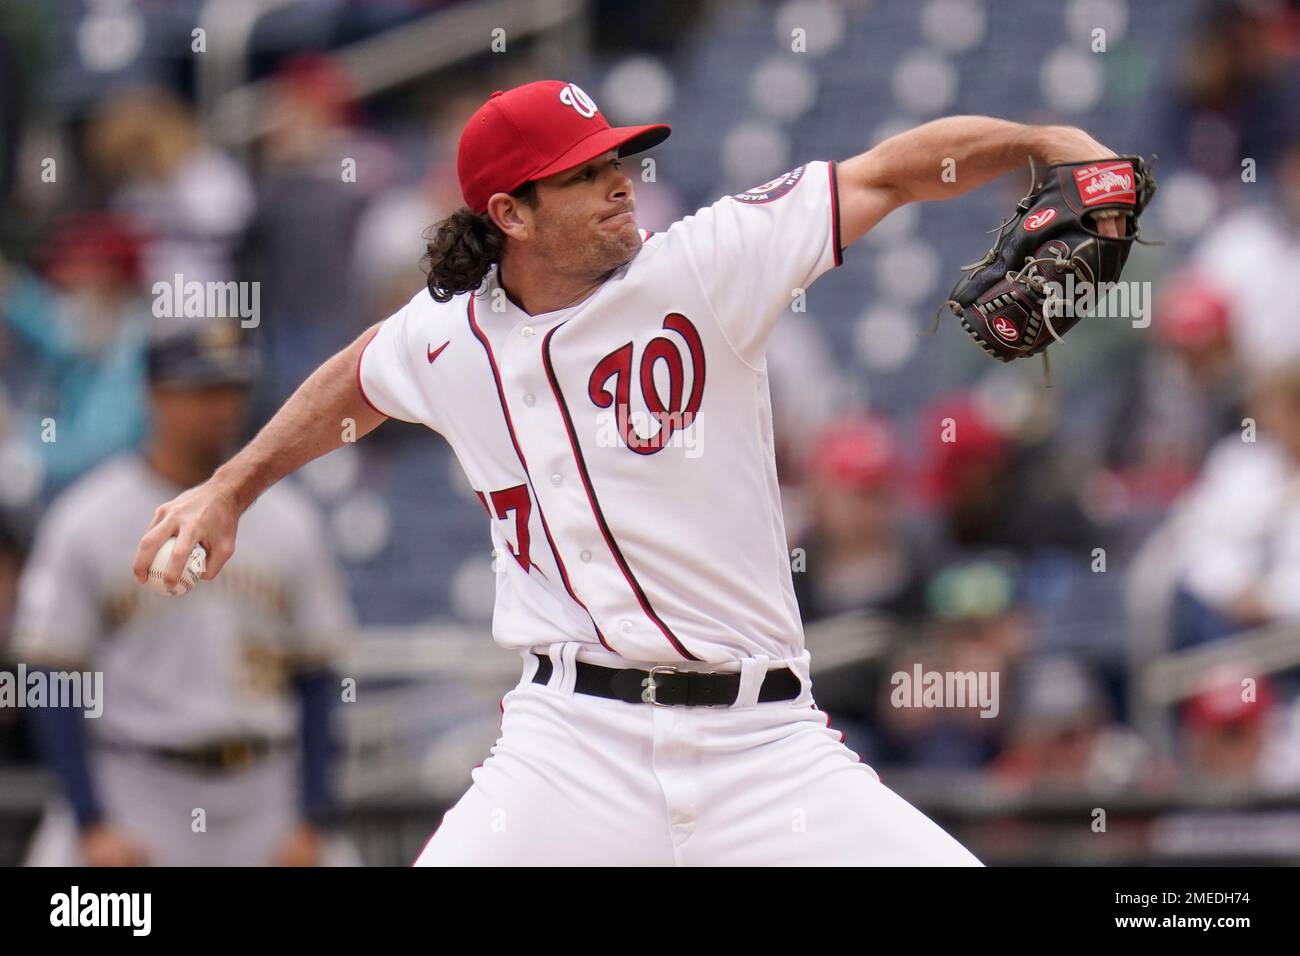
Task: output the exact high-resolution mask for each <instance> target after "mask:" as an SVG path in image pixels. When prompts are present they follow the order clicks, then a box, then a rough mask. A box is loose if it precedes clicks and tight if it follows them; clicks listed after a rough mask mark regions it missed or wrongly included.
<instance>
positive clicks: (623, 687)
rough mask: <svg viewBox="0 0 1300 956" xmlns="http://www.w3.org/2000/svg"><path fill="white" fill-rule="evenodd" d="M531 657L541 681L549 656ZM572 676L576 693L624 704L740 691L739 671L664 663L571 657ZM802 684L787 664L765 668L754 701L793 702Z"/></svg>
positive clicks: (674, 702)
mask: <svg viewBox="0 0 1300 956" xmlns="http://www.w3.org/2000/svg"><path fill="white" fill-rule="evenodd" d="M533 656H534V657H536V658H537V661H538V663H537V673H536V674H534V675H533V683H534V684H545V683H547V682H548V681H549V680H550V679H551V672H552V670H553V669H554V667H553V665H552V664H551V659H550V658H549V657H545V656H543V655H541V654H534V655H533ZM574 663H575V664H576V665H577V676H576V678H575V680H574V684H573V689H574V691H575V692H576V693H579V694H590V695H591V696H592V697H604V698H606V699H608V700H622V701H626V702H627V703H629V704H658V705H659V706H661V707H671V706H684V707H729V706H731V705H732V704H734V703H735V702H736V697H737V695H738V694H739V693H740V674H710V673H704V672H701V671H682V670H678V669H677V668H676V667H672V666H670V665H664V666H662V667H653V668H651V669H650V670H648V671H643V670H638V669H636V668H634V667H602V666H600V665H599V664H588V663H586V662H585V661H575V662H574ZM801 690H802V684H800V682H799V678H798V676H797V675H796V674H795V673H794V671H792V670H790V668H788V667H782V668H780V669H779V670H770V671H768V672H767V675H766V676H765V677H764V678H763V685H762V686H761V687H760V688H759V690H758V700H759V703H768V702H770V701H776V700H794V699H795V698H797V697H798V696H799V694H800V691H801Z"/></svg>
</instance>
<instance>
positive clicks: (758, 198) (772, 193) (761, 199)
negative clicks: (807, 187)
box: [731, 166, 804, 205]
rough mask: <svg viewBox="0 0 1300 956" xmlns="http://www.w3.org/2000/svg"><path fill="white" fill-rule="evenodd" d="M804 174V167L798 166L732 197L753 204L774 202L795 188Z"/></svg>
mask: <svg viewBox="0 0 1300 956" xmlns="http://www.w3.org/2000/svg"><path fill="white" fill-rule="evenodd" d="M803 174H804V167H803V166H796V167H795V168H794V169H792V170H790V171H789V172H788V173H782V174H781V175H780V176H777V177H776V178H775V179H769V180H768V181H767V182H765V183H762V184H761V185H758V186H755V187H754V188H753V189H750V190H747V191H745V192H743V193H736V194H735V195H734V196H732V197H731V198H732V199H735V200H737V201H739V202H743V203H750V204H751V205H757V204H759V203H765V202H772V200H774V199H780V198H781V197H782V196H784V195H785V194H786V193H788V192H789V191H790V190H792V189H794V187H795V186H797V185H799V180H800V179H802V178H803Z"/></svg>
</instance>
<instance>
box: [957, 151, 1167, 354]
mask: <svg viewBox="0 0 1300 956" xmlns="http://www.w3.org/2000/svg"><path fill="white" fill-rule="evenodd" d="M1030 172H1031V175H1032V179H1033V181H1032V184H1031V186H1030V190H1029V193H1028V195H1026V196H1025V197H1024V198H1023V199H1021V200H1020V202H1018V203H1017V204H1016V209H1015V213H1014V214H1013V215H1012V216H1011V218H1009V219H1007V220H1005V221H1004V222H1003V223H1002V224H1001V225H1000V226H999V227H998V228H997V229H996V230H990V231H996V232H997V239H996V240H994V243H993V248H991V249H990V250H989V251H988V252H986V253H985V254H984V258H983V259H981V260H979V262H973V263H971V264H970V265H968V266H962V271H963V272H965V273H966V277H965V278H964V279H962V280H961V281H960V282H958V283H957V285H956V286H955V287H954V288H953V290H952V293H951V294H950V295H949V297H948V303H947V305H948V308H950V309H951V310H952V311H953V313H954V314H955V315H956V316H957V317H958V318H959V319H961V324H962V327H963V328H965V329H966V331H967V332H968V333H970V337H971V338H973V339H974V340H975V341H976V342H978V343H979V345H980V347H981V348H983V349H984V351H985V352H988V353H989V355H992V356H993V357H994V358H996V359H998V360H1000V361H1003V362H1010V361H1011V360H1012V359H1018V358H1023V357H1025V356H1026V355H1036V354H1038V353H1039V352H1042V351H1043V350H1044V349H1045V348H1047V346H1048V345H1049V344H1050V343H1051V342H1053V341H1054V340H1059V339H1060V338H1061V336H1063V335H1065V333H1066V332H1068V331H1069V330H1070V329H1071V328H1073V327H1074V325H1075V324H1076V323H1077V322H1078V321H1079V319H1080V318H1081V316H1080V315H1079V312H1080V308H1078V306H1080V305H1081V299H1083V300H1084V301H1083V302H1082V305H1083V309H1084V310H1086V309H1087V301H1092V302H1096V301H1097V299H1096V296H1098V295H1101V294H1104V293H1105V291H1106V286H1104V285H1102V283H1109V282H1116V281H1118V279H1119V277H1120V273H1121V272H1122V271H1123V269H1124V263H1125V261H1126V260H1127V259H1128V253H1129V248H1130V247H1131V246H1132V245H1133V243H1134V241H1136V240H1137V239H1138V216H1140V215H1141V214H1142V210H1143V209H1145V208H1146V205H1147V203H1148V202H1149V201H1150V200H1151V197H1152V195H1154V193H1155V191H1156V183H1155V178H1154V177H1153V176H1152V175H1151V172H1150V170H1148V169H1147V166H1146V163H1145V162H1144V161H1143V159H1142V158H1141V157H1140V156H1120V157H1117V158H1115V159H1100V160H1096V161H1093V162H1087V163H1062V164H1060V165H1058V166H1049V167H1047V168H1046V169H1039V170H1035V169H1034V167H1033V163H1032V162H1031V163H1030ZM1107 218H1118V219H1119V220H1121V226H1120V229H1119V236H1120V237H1122V238H1115V237H1112V236H1107V235H1103V234H1102V233H1101V232H1100V231H1098V222H1099V221H1100V220H1102V219H1107ZM1085 284H1087V285H1090V286H1091V287H1092V288H1091V290H1090V291H1088V292H1086V293H1085V289H1086V285H1085ZM1085 295H1086V296H1087V298H1086V299H1084V297H1085Z"/></svg>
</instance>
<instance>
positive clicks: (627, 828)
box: [414, 643, 980, 866]
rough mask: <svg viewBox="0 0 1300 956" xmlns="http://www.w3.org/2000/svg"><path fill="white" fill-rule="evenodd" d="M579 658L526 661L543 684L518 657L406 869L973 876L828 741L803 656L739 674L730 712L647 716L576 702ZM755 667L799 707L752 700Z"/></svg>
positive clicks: (551, 650)
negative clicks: (449, 802) (468, 773)
mask: <svg viewBox="0 0 1300 956" xmlns="http://www.w3.org/2000/svg"><path fill="white" fill-rule="evenodd" d="M580 648H581V645H579V644H577V643H565V644H556V645H551V646H550V647H546V648H535V649H534V650H536V651H537V652H539V653H547V654H548V655H549V656H550V658H551V661H552V663H553V665H554V667H553V670H552V673H551V678H550V681H549V682H548V683H547V684H546V685H542V684H533V683H532V678H533V675H534V674H535V673H536V672H537V666H538V665H537V658H536V657H535V656H534V654H533V653H532V652H530V651H524V652H523V658H524V671H523V675H522V676H521V678H520V681H519V683H518V684H517V685H516V686H515V688H514V689H513V690H511V691H510V692H509V693H508V694H506V696H505V697H504V698H503V699H502V719H501V736H500V738H499V739H498V740H497V742H496V744H495V745H494V746H493V747H492V750H491V753H490V755H489V757H488V759H487V760H486V761H485V762H484V763H483V764H482V765H481V766H479V767H477V768H476V769H475V770H474V772H473V774H472V778H473V784H472V785H471V787H470V788H469V790H468V791H467V792H466V793H465V795H464V796H463V797H461V799H460V800H459V801H458V802H457V803H456V805H455V806H454V807H452V808H451V809H450V810H448V811H447V813H446V814H445V815H444V817H443V819H442V823H441V824H440V825H439V827H438V828H437V830H435V831H434V834H433V836H432V837H430V839H429V841H428V843H427V844H425V847H424V849H423V851H422V852H421V853H420V855H419V857H418V858H417V859H416V861H415V864H414V865H416V866H458V865H469V866H474V865H486V866H610V865H624V866H774V865H795V866H799V865H832V866H833V865H847V866H905V865H911V866H916V865H920V866H979V865H980V863H979V861H978V860H977V859H976V858H975V857H974V856H973V855H972V854H971V853H970V852H969V851H968V850H966V849H965V848H964V847H963V846H962V845H961V844H959V843H958V842H957V841H956V840H954V839H953V838H952V837H951V836H949V835H948V834H947V833H945V832H944V831H943V830H942V829H940V828H939V826H938V825H936V824H935V823H934V822H933V821H931V820H930V819H929V818H928V817H926V816H925V815H924V814H923V813H921V812H920V811H919V810H917V809H916V808H915V807H913V806H911V805H910V804H909V803H907V802H906V801H905V800H903V799H902V798H901V797H899V796H898V795H897V794H895V793H894V792H893V791H892V790H890V789H889V788H888V787H886V786H885V785H884V784H882V783H881V782H880V779H879V777H877V775H876V773H875V771H874V770H872V769H871V768H870V767H868V766H867V765H866V764H864V763H861V762H860V761H859V760H858V757H857V755H856V754H854V753H853V752H852V751H851V750H849V749H848V748H847V747H845V746H844V744H843V742H842V740H841V737H840V734H839V733H838V732H837V731H834V730H831V729H830V728H829V726H828V724H829V718H828V717H827V715H826V714H824V713H823V712H821V711H819V710H818V709H817V708H816V705H815V704H814V703H813V699H812V683H811V681H810V680H809V677H808V663H809V655H808V652H807V651H805V652H804V653H803V655H802V656H801V657H800V658H798V659H795V660H790V661H771V662H769V661H768V660H767V659H766V658H762V657H756V658H750V659H746V660H743V661H740V662H737V665H735V666H733V667H732V668H731V669H732V670H733V671H734V670H736V669H739V671H740V673H741V681H740V694H739V697H738V699H737V701H736V703H735V704H734V705H732V706H731V707H656V706H653V705H650V704H630V703H625V702H623V701H618V700H606V699H603V698H599V697H592V696H590V695H587V694H576V693H574V691H573V684H574V679H575V672H574V661H575V659H576V657H577V654H578V651H579V649H580ZM588 654H589V652H586V651H584V659H586V656H587V655H588ZM625 663H627V662H625ZM636 666H642V667H644V668H646V669H648V666H649V665H636ZM694 666H696V667H697V668H698V669H702V670H715V671H716V670H725V669H727V668H725V667H723V666H720V665H694ZM769 666H771V667H782V666H788V667H790V668H791V669H792V670H793V671H794V672H795V673H796V674H797V675H798V676H799V678H800V681H801V683H802V685H803V686H802V692H801V694H800V696H799V697H798V699H796V700H793V701H779V702H768V703H757V702H756V698H757V695H758V688H759V685H760V684H761V682H762V677H763V675H764V673H765V671H766V668H767V667H769Z"/></svg>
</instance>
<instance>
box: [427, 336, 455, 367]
mask: <svg viewBox="0 0 1300 956" xmlns="http://www.w3.org/2000/svg"><path fill="white" fill-rule="evenodd" d="M448 345H451V339H448V340H447V341H446V342H443V343H442V344H441V345H439V346H438V347H437V348H436V349H435V348H434V347H433V346H432V345H430V346H429V364H430V365H432V364H433V360H434V359H436V358H437V357H438V356H439V355H441V354H442V350H443V349H445V348H446V347H447V346H448Z"/></svg>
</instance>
